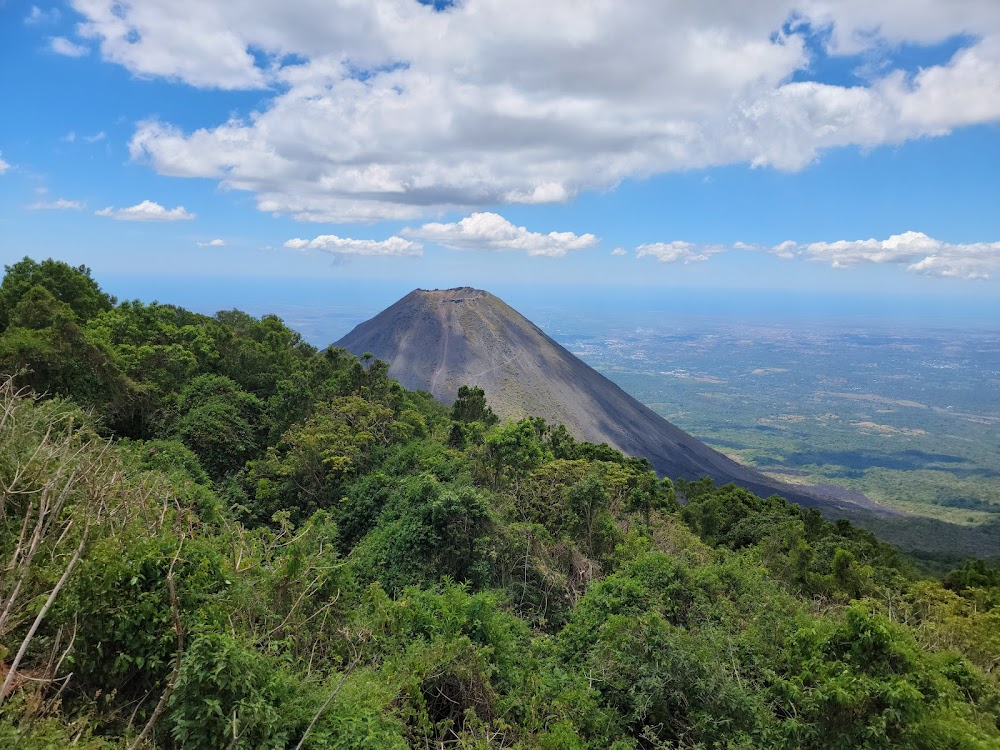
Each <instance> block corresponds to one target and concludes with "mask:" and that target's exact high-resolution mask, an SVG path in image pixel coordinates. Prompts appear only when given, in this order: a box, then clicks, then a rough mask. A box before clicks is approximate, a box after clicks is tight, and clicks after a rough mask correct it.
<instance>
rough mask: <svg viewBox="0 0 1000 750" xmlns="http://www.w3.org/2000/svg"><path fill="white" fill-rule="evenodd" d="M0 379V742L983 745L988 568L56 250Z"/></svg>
mask: <svg viewBox="0 0 1000 750" xmlns="http://www.w3.org/2000/svg"><path fill="white" fill-rule="evenodd" d="M0 372H2V373H7V374H9V375H10V376H11V377H10V378H9V379H7V380H6V382H5V383H4V384H3V385H2V387H0V492H2V495H0V572H2V575H0V607H2V608H0V680H3V690H2V693H3V694H2V696H0V746H3V747H15V746H16V747H24V748H49V747H63V746H66V745H70V744H72V743H75V744H76V745H77V746H79V747H84V748H112V747H114V748H125V747H136V748H138V747H145V748H152V747H159V748H171V749H173V748H183V749H188V748H192V749H193V748H232V749H235V748H295V747H303V748H338V749H339V748H344V749H347V748H359V749H360V748H401V749H402V748H407V747H425V748H431V747H464V748H487V747H497V748H500V747H505V748H523V749H525V750H528V749H531V750H556V749H557V748H567V749H573V748H579V749H593V750H605V749H606V748H613V749H614V750H638V749H639V748H649V749H664V748H889V747H912V748H928V749H930V748H989V747H997V746H1000V725H998V721H1000V681H998V675H1000V671H998V666H1000V570H998V569H997V568H996V567H993V566H991V565H989V564H987V563H985V562H983V561H970V562H968V563H966V564H965V565H964V566H963V567H961V568H959V569H957V570H955V571H953V572H952V573H950V574H949V575H948V576H947V577H946V578H945V579H944V580H943V582H942V581H936V580H929V579H921V578H920V577H919V576H918V575H917V574H916V573H915V571H914V570H913V569H912V568H911V567H910V565H909V563H908V561H907V559H906V558H905V557H903V556H902V555H901V554H900V553H899V552H898V551H897V550H895V548H893V547H891V546H889V545H887V544H885V543H883V542H880V541H879V540H878V539H877V538H876V537H874V536H873V535H872V534H870V533H869V532H866V531H863V530H860V529H858V528H857V527H855V526H853V525H851V524H849V523H847V522H844V521H838V522H830V521H827V520H824V519H823V518H822V517H821V516H820V515H819V514H818V513H816V512H815V511H808V510H803V509H801V508H799V507H797V506H794V505H790V504H788V503H786V502H785V501H784V500H782V499H780V498H777V497H772V498H758V497H756V496H754V495H753V494H751V493H749V492H747V491H746V490H743V489H741V488H738V487H734V486H731V485H730V486H726V487H721V488H720V487H714V486H713V485H712V484H711V482H709V481H707V480H703V481H700V482H677V483H676V485H675V484H674V483H672V482H671V481H670V480H669V479H660V478H658V477H656V476H655V474H653V473H652V471H650V467H649V465H648V464H647V463H646V462H645V461H643V460H640V459H634V458H628V457H626V456H623V455H622V454H621V453H619V452H617V451H615V450H613V449H611V448H609V447H608V446H597V445H590V444H586V443H579V442H577V441H575V440H574V439H573V438H572V437H571V436H570V435H569V434H568V432H567V431H566V430H565V429H564V428H562V427H553V426H550V425H547V424H545V422H544V421H542V420H540V419H524V420H521V421H518V422H509V423H506V424H501V423H499V422H498V420H497V419H496V417H495V415H493V413H492V412H491V411H490V410H489V407H488V406H487V405H486V403H485V400H484V398H483V394H482V392H481V391H479V390H478V389H474V388H464V389H463V390H462V391H461V392H460V398H459V401H458V402H456V404H455V406H454V407H453V408H452V409H451V410H450V411H449V410H448V409H446V408H445V407H443V406H441V405H439V404H437V403H436V402H434V401H433V400H432V399H431V398H430V397H429V395H428V394H426V393H413V392H408V391H405V390H404V389H402V388H401V387H400V386H399V385H398V384H397V383H395V382H394V381H392V380H391V379H390V378H389V377H388V372H387V370H386V367H385V365H384V363H381V362H378V361H377V360H372V359H370V358H363V360H362V361H359V360H357V359H356V358H354V357H351V356H349V355H348V354H346V353H345V352H343V351H340V350H336V349H327V350H324V351H319V350H316V349H315V348H313V347H310V346H308V345H306V344H304V343H303V342H302V341H301V339H300V338H299V337H298V335H297V334H295V333H294V332H292V331H290V330H289V329H288V328H286V327H285V326H284V325H283V324H282V323H281V321H279V320H278V319H276V318H273V317H265V318H263V319H261V320H257V319H254V318H251V317H249V316H247V315H245V314H243V313H240V312H238V311H231V312H225V313H220V314H218V315H217V316H215V317H206V316H200V315H195V314H193V313H190V312H187V311H184V310H180V309H178V308H175V307H171V306H167V305H158V304H155V303H154V304H148V305H147V304H143V303H140V302H126V303H122V304H120V305H117V306H115V305H114V302H113V300H111V299H110V298H108V297H107V296H106V295H104V294H103V293H101V292H100V290H99V289H98V288H97V286H96V284H94V283H93V282H92V281H91V280H90V277H89V274H88V272H87V271H86V269H84V268H80V269H71V268H69V267H66V266H63V265H61V264H58V263H53V262H51V261H46V262H45V263H42V264H35V263H34V262H32V261H29V260H25V261H22V262H21V263H18V264H16V265H15V266H13V267H11V268H9V269H8V274H7V277H6V278H5V279H4V281H3V284H2V285H0ZM32 389H33V390H32Z"/></svg>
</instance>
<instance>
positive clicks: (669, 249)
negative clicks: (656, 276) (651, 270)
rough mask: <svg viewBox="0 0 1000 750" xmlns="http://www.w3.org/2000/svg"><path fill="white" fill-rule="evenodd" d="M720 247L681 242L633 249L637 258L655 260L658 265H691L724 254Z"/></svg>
mask: <svg viewBox="0 0 1000 750" xmlns="http://www.w3.org/2000/svg"><path fill="white" fill-rule="evenodd" d="M725 251H726V248H725V247H724V246H722V245H695V244H694V243H691V242H684V241H683V240H674V241H673V242H654V243H650V244H647V245H639V247H637V248H636V249H635V257H637V258H647V257H649V258H656V259H657V260H658V261H660V263H693V262H697V261H704V260H708V259H709V258H710V257H712V256H713V255H718V254H719V253H722V252H725Z"/></svg>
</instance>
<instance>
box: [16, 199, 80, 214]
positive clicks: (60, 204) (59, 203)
mask: <svg viewBox="0 0 1000 750" xmlns="http://www.w3.org/2000/svg"><path fill="white" fill-rule="evenodd" d="M86 205H87V204H86V203H84V202H83V201H71V200H67V199H66V198H56V199H55V200H54V201H38V202H37V203H32V204H31V205H30V206H28V208H30V209H33V210H36V211H42V210H50V211H68V210H72V211H79V210H80V209H82V208H83V207H84V206H86Z"/></svg>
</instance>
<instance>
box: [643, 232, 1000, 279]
mask: <svg viewBox="0 0 1000 750" xmlns="http://www.w3.org/2000/svg"><path fill="white" fill-rule="evenodd" d="M687 244H688V243H683V242H674V243H670V245H663V246H662V247H664V248H669V247H673V246H685V245H687ZM733 249H736V250H752V251H757V252H764V253H769V254H771V255H777V256H778V257H780V258H786V259H804V260H809V261H816V262H820V263H828V264H829V265H830V266H831V267H833V268H853V267H855V266H859V265H864V264H876V265H896V266H903V267H905V268H906V270H907V271H910V272H912V273H920V274H924V275H926V276H938V277H942V278H962V279H987V278H989V277H990V275H991V274H992V273H993V272H995V271H998V270H1000V242H970V243H957V242H945V241H943V240H938V239H934V238H933V237H928V236H927V235H926V234H924V233H923V232H913V231H910V232H903V233H902V234H894V235H892V236H890V237H889V238H888V239H884V240H878V239H874V238H869V239H866V240H836V241H834V242H809V243H802V242H795V241H793V240H785V241H784V242H782V243H780V244H777V245H773V246H770V247H768V246H765V245H757V244H751V243H746V242H735V243H733ZM642 254H643V253H642V252H641V248H640V252H637V253H636V255H642ZM663 254H664V255H665V256H667V257H668V258H670V254H669V252H667V251H664V253H663ZM661 259H662V258H661ZM677 259H678V260H686V258H684V257H683V254H681V255H680V256H679V257H678V258H677Z"/></svg>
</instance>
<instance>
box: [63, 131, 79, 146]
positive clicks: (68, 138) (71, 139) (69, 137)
mask: <svg viewBox="0 0 1000 750" xmlns="http://www.w3.org/2000/svg"><path fill="white" fill-rule="evenodd" d="M59 140H60V141H62V142H63V143H76V131H75V130H71V131H69V132H68V133H67V134H66V135H64V136H63V137H62V138H60V139H59Z"/></svg>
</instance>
